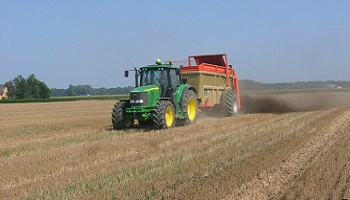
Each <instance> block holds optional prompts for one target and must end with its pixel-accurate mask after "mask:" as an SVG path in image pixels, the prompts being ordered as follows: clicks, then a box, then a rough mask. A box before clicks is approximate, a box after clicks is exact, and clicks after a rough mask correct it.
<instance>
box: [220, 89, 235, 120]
mask: <svg viewBox="0 0 350 200" xmlns="http://www.w3.org/2000/svg"><path fill="white" fill-rule="evenodd" d="M220 107H221V112H222V113H223V115H224V116H227V117H232V116H237V115H238V101H237V94H236V91H234V90H231V89H229V90H224V91H223V92H222V95H221V97H220Z"/></svg>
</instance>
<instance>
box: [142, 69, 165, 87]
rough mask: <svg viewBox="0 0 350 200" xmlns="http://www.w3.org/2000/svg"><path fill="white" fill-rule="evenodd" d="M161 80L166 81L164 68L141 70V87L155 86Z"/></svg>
mask: <svg viewBox="0 0 350 200" xmlns="http://www.w3.org/2000/svg"><path fill="white" fill-rule="evenodd" d="M161 78H164V79H166V70H165V69H164V68H143V69H141V82H140V85H141V86H145V85H155V84H157V83H159V80H160V79H161Z"/></svg>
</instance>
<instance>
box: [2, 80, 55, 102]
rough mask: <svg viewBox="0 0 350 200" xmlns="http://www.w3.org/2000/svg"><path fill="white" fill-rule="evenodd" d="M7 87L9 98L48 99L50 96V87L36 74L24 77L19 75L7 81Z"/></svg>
mask: <svg viewBox="0 0 350 200" xmlns="http://www.w3.org/2000/svg"><path fill="white" fill-rule="evenodd" d="M5 87H7V89H8V93H7V96H8V97H9V99H39V98H40V99H46V98H50V93H51V91H50V89H49V88H48V87H47V85H46V84H45V83H44V82H42V81H40V80H38V79H37V78H36V77H35V75H34V74H31V75H29V77H28V78H24V77H23V76H22V75H18V76H17V77H15V78H14V79H13V80H10V81H7V82H6V83H5Z"/></svg>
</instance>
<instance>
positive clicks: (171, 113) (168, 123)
mask: <svg viewBox="0 0 350 200" xmlns="http://www.w3.org/2000/svg"><path fill="white" fill-rule="evenodd" d="M174 124H175V109H174V105H173V104H172V103H171V102H170V101H159V102H158V103H157V105H156V108H155V109H154V112H153V125H154V127H155V128H156V129H167V128H170V127H173V126H174Z"/></svg>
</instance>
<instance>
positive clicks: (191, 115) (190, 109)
mask: <svg viewBox="0 0 350 200" xmlns="http://www.w3.org/2000/svg"><path fill="white" fill-rule="evenodd" d="M187 115H188V119H189V120H190V121H192V120H194V119H195V118H196V102H195V100H194V99H192V98H191V99H189V100H188V105H187Z"/></svg>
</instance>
